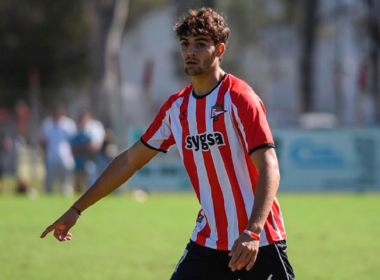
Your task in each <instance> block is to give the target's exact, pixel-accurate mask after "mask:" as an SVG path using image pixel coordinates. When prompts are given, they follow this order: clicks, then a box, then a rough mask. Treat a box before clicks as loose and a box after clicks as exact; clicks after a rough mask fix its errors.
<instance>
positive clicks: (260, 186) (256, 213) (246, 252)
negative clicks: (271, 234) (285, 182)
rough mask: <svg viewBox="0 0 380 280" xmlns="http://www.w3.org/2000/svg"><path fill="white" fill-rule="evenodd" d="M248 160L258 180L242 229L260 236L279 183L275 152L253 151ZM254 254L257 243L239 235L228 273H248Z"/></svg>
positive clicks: (255, 255) (247, 236)
mask: <svg viewBox="0 0 380 280" xmlns="http://www.w3.org/2000/svg"><path fill="white" fill-rule="evenodd" d="M251 159H252V161H253V164H254V165H255V167H256V168H257V170H258V171H259V177H258V180H257V185H256V192H255V203H254V205H253V210H252V214H251V217H250V219H249V221H248V225H247V228H246V229H247V230H249V231H251V232H253V233H254V234H256V235H257V236H260V233H261V232H262V230H263V228H264V224H265V221H266V219H267V217H268V215H269V212H270V210H271V207H272V205H273V201H274V199H275V196H276V192H277V189H278V186H279V183H280V171H279V168H278V162H277V156H276V152H275V150H274V149H272V148H264V149H260V150H257V151H256V152H254V153H253V154H252V155H251ZM258 251H259V241H258V240H255V239H253V238H252V237H251V236H249V235H248V234H245V233H243V234H242V235H241V236H240V237H239V238H238V239H237V240H236V241H235V243H234V246H233V248H232V250H231V252H230V256H231V257H232V258H231V261H230V267H231V269H232V271H235V270H236V269H242V268H243V267H246V268H247V270H250V269H251V268H252V267H253V265H254V263H255V261H256V257H257V253H258Z"/></svg>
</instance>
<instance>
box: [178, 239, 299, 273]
mask: <svg viewBox="0 0 380 280" xmlns="http://www.w3.org/2000/svg"><path fill="white" fill-rule="evenodd" d="M228 253H229V252H227V251H219V250H215V249H210V248H207V247H203V246H200V245H198V244H196V243H195V242H192V241H190V243H189V244H187V246H186V250H185V252H184V254H183V256H182V258H181V259H180V260H179V262H178V264H177V267H176V268H175V271H174V273H173V276H172V278H171V280H238V279H240V280H293V279H295V276H294V273H293V269H292V267H291V265H290V263H289V260H288V256H287V254H286V241H280V242H277V243H274V244H271V245H268V246H264V247H260V249H259V253H258V256H257V259H256V262H255V264H254V266H253V268H252V269H251V270H250V271H247V270H246V269H245V268H243V269H241V270H237V271H235V272H232V271H231V268H230V267H229V266H228V263H229V261H230V259H231V257H229V256H228Z"/></svg>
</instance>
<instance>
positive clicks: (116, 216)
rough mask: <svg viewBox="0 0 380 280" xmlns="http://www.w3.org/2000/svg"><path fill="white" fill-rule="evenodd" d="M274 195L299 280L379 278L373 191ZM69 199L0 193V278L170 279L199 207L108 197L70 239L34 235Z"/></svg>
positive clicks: (190, 198) (158, 198)
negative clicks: (0, 194) (285, 227)
mask: <svg viewBox="0 0 380 280" xmlns="http://www.w3.org/2000/svg"><path fill="white" fill-rule="evenodd" d="M279 199H280V202H281V206H282V210H283V214H284V218H285V222H286V226H287V232H288V236H289V237H288V245H289V248H288V254H289V257H290V260H291V262H292V264H293V266H294V269H295V272H296V276H297V279H298V280H316V279H323V280H330V279H333V280H344V279H360V280H367V279H380V257H379V256H378V254H379V251H380V239H379V237H378V234H379V232H380V219H379V218H378V216H379V213H380V195H379V194H362V195H355V194H345V195H344V194H339V195H338V194H329V195H315V194H313V195H295V194H291V195H290V194H280V195H279ZM73 201H74V199H73V198H70V199H68V198H62V197H58V196H56V197H40V198H37V199H34V200H31V199H28V198H26V197H19V196H10V195H5V196H0V213H1V214H0V279H2V280H19V279H28V280H44V279H46V280H47V279H49V280H50V279H54V280H64V279H65V280H67V279H75V280H82V279H83V280H97V279H99V280H100V279H101V280H103V279H108V280H119V279H120V280H121V279H133V280H164V279H169V278H170V276H171V273H172V271H173V269H174V267H175V265H176V263H177V261H178V260H179V258H180V257H181V255H182V252H183V249H184V247H185V245H186V243H187V241H188V238H189V237H190V235H191V232H192V228H193V227H194V220H195V216H196V213H197V210H198V205H197V203H196V201H195V196H194V195H192V194H152V195H150V197H149V199H148V200H147V201H146V202H145V203H139V202H136V201H134V200H133V199H132V198H131V197H130V196H128V195H118V196H116V195H113V196H110V197H108V198H105V199H104V200H103V201H101V202H100V203H98V204H96V205H95V206H93V207H92V208H90V209H88V210H87V211H85V212H84V213H83V216H82V217H81V218H80V220H79V222H78V224H77V226H76V227H75V228H74V229H73V230H72V232H73V234H74V238H73V240H72V241H71V242H66V243H59V242H56V241H55V240H54V238H53V237H52V235H49V236H48V237H47V238H46V239H44V240H41V239H40V238H39V235H40V233H41V232H42V231H43V230H44V229H45V228H46V227H47V226H48V225H49V224H50V223H51V222H53V221H54V220H55V219H56V218H57V217H58V216H59V215H60V214H61V213H62V212H63V211H64V210H66V209H67V208H68V206H70V205H71V204H72V202H73ZM210 280H217V279H210Z"/></svg>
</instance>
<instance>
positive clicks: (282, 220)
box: [274, 197, 286, 239]
mask: <svg viewBox="0 0 380 280" xmlns="http://www.w3.org/2000/svg"><path fill="white" fill-rule="evenodd" d="M274 201H275V203H276V204H277V206H278V212H279V213H280V220H281V224H282V227H283V229H284V234H286V230H285V223H284V218H283V217H282V212H281V207H280V203H279V202H278V200H277V197H275V198H274ZM284 238H285V236H283V237H282V238H281V239H284Z"/></svg>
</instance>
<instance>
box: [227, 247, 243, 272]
mask: <svg viewBox="0 0 380 280" xmlns="http://www.w3.org/2000/svg"><path fill="white" fill-rule="evenodd" d="M241 250H242V249H241V247H240V246H237V249H236V251H235V252H234V254H233V255H232V258H231V260H230V263H229V266H230V267H231V269H232V271H235V269H236V268H235V269H234V267H235V265H236V262H237V260H238V259H239V257H240V254H241Z"/></svg>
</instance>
